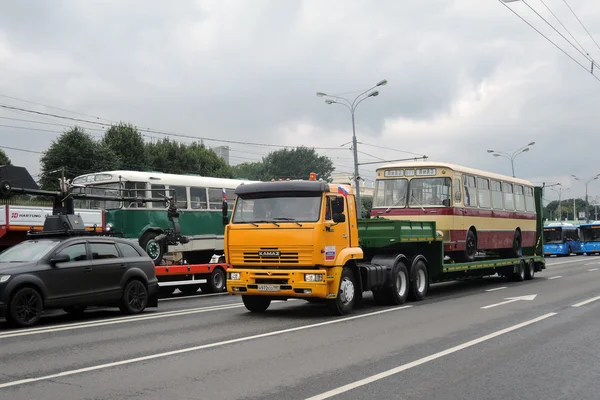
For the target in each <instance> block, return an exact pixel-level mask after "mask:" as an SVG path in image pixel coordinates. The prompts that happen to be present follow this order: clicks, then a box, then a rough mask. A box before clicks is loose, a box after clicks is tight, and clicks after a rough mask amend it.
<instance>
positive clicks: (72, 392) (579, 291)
mask: <svg viewBox="0 0 600 400" xmlns="http://www.w3.org/2000/svg"><path fill="white" fill-rule="evenodd" d="M599 338H600V257H583V256H581V257H575V256H572V257H570V258H561V259H550V260H549V261H548V268H547V269H546V270H545V271H543V272H541V273H538V274H537V275H536V277H535V279H534V280H532V281H525V282H520V283H509V282H506V281H505V280H503V279H501V278H487V279H483V280H476V281H470V282H452V283H445V284H439V285H434V286H432V287H431V289H430V293H429V296H428V298H427V299H426V300H425V301H422V302H417V303H406V305H405V306H404V307H379V306H376V305H374V304H373V302H372V300H371V299H370V298H368V299H367V300H366V304H365V305H364V306H363V307H362V308H361V309H359V310H356V312H355V313H354V314H352V315H350V316H346V317H331V316H330V315H329V314H328V313H327V311H326V309H325V308H324V307H322V306H318V305H310V304H308V303H306V302H304V301H299V300H296V301H289V302H278V303H274V304H273V305H272V306H271V308H270V309H269V311H268V312H267V314H265V315H262V316H260V315H252V314H250V313H248V312H247V311H246V309H245V308H244V307H243V305H242V304H241V299H240V298H239V297H235V296H230V295H215V296H208V297H207V296H196V297H189V298H174V299H167V300H162V301H161V302H160V304H159V308H158V309H150V310H149V311H148V312H146V313H144V314H143V315H140V316H135V317H123V316H121V315H120V314H119V313H118V312H117V311H113V310H98V311H92V312H89V313H87V315H85V316H84V317H83V318H78V319H74V318H72V317H69V316H66V315H65V314H62V313H54V314H52V315H49V316H47V317H45V318H43V320H42V324H41V325H40V326H38V327H36V328H32V329H21V330H9V329H7V328H6V327H5V326H3V325H2V323H0V399H10V400H20V399H36V400H37V399H57V400H59V399H60V400H70V399H77V400H79V399H107V400H108V399H111V400H115V399H144V400H150V399H178V400H179V399H180V400H187V399H278V400H280V399H286V400H287V399H290V400H291V399H309V398H310V399H327V398H335V399H370V398H381V399H427V400H433V399H443V400H453V399H457V400H458V399H460V400H464V399H502V400H505V399H519V400H521V399H536V400H537V399H578V400H584V399H598V398H600V395H599V394H598V388H600V383H598V376H600V363H599V362H598V360H599V358H600V340H598V339H599Z"/></svg>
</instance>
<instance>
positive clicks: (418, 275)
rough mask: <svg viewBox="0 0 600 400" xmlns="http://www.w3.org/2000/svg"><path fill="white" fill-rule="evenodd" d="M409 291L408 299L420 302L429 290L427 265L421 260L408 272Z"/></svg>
mask: <svg viewBox="0 0 600 400" xmlns="http://www.w3.org/2000/svg"><path fill="white" fill-rule="evenodd" d="M410 278H411V279H410V291H409V294H408V297H409V298H410V299H411V300H413V301H421V300H423V299H424V298H425V296H427V290H428V289H429V275H428V274H427V265H426V264H425V263H424V262H423V260H419V261H417V263H416V264H415V265H414V266H413V267H412V268H411V270H410Z"/></svg>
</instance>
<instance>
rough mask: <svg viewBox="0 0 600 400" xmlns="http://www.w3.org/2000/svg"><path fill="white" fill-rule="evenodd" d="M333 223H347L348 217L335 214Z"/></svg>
mask: <svg viewBox="0 0 600 400" xmlns="http://www.w3.org/2000/svg"><path fill="white" fill-rule="evenodd" d="M332 219H333V222H335V223H336V224H339V223H342V222H346V215H345V214H339V213H338V214H333V218H332Z"/></svg>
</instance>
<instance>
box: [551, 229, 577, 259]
mask: <svg viewBox="0 0 600 400" xmlns="http://www.w3.org/2000/svg"><path fill="white" fill-rule="evenodd" d="M571 253H576V254H581V241H580V239H579V228H578V227H577V226H575V225H572V224H562V223H553V224H549V225H547V226H545V227H544V254H545V255H547V256H550V255H556V256H569V255H571Z"/></svg>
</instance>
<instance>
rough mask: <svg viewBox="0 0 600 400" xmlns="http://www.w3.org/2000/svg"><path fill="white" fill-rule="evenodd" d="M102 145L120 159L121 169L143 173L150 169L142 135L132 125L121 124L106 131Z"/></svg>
mask: <svg viewBox="0 0 600 400" xmlns="http://www.w3.org/2000/svg"><path fill="white" fill-rule="evenodd" d="M102 143H103V144H104V145H105V146H107V147H108V148H110V149H111V150H112V151H113V152H114V153H115V154H116V155H117V157H118V158H119V167H118V168H121V169H126V170H131V171H143V170H145V169H146V168H147V167H148V162H147V156H146V152H145V151H144V150H143V149H144V138H143V137H142V134H141V133H140V132H139V131H138V130H137V129H136V128H135V127H134V126H133V125H131V124H125V123H119V124H118V125H113V126H111V127H110V128H108V129H107V130H106V133H105V134H104V137H103V138H102Z"/></svg>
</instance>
